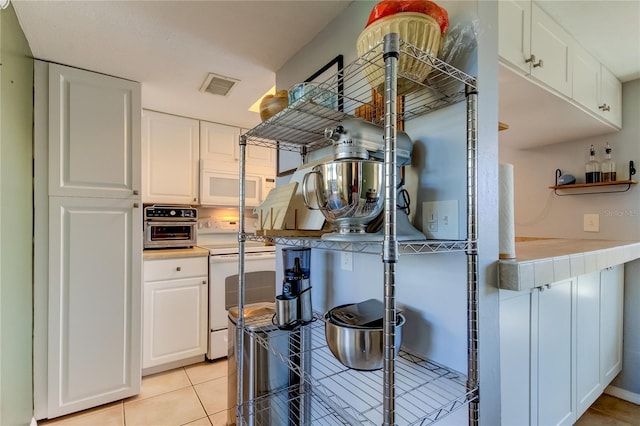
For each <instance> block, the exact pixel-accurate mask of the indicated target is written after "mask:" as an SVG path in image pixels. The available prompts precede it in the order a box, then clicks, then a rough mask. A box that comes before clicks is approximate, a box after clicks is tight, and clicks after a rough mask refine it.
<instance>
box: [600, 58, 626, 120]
mask: <svg viewBox="0 0 640 426" xmlns="http://www.w3.org/2000/svg"><path fill="white" fill-rule="evenodd" d="M598 93H599V94H600V96H599V101H598V114H600V116H601V117H602V118H604V119H605V120H607V121H608V122H610V123H611V124H613V125H614V126H616V127H618V128H622V83H620V80H618V78H617V77H616V76H615V75H613V73H612V72H611V71H609V70H608V69H607V68H606V67H605V66H604V65H601V66H600V86H599V90H598Z"/></svg>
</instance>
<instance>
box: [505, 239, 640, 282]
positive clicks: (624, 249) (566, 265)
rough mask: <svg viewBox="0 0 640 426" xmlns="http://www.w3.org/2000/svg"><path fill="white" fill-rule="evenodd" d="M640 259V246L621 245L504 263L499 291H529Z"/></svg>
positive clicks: (637, 244)
mask: <svg viewBox="0 0 640 426" xmlns="http://www.w3.org/2000/svg"><path fill="white" fill-rule="evenodd" d="M565 241H566V240H565ZM639 258H640V242H629V241H620V245H616V246H614V247H607V248H603V249H599V250H589V251H584V252H576V253H568V254H563V255H560V256H549V257H544V258H539V259H527V260H518V259H500V260H499V261H498V287H499V288H500V289H501V290H513V291H528V290H531V289H533V288H535V287H540V286H542V285H545V284H550V283H552V282H556V281H562V280H565V279H569V278H572V277H577V276H579V275H584V274H588V273H591V272H595V271H599V270H602V269H605V268H609V267H612V266H615V265H619V264H623V263H627V262H631V261H633V260H636V259H639Z"/></svg>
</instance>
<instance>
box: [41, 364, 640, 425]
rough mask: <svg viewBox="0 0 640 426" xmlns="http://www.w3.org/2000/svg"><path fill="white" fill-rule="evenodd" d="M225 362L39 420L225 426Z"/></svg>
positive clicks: (621, 415) (613, 414)
mask: <svg viewBox="0 0 640 426" xmlns="http://www.w3.org/2000/svg"><path fill="white" fill-rule="evenodd" d="M227 405H228V404H227V361H226V359H225V360H220V361H216V362H214V363H209V362H202V363H199V364H194V365H190V366H187V367H184V368H178V369H175V370H171V371H167V372H164V373H158V374H154V375H152V376H146V377H143V378H142V390H141V392H140V394H139V395H136V396H134V397H132V398H128V399H125V400H122V401H118V402H114V403H111V404H107V405H103V406H101V407H96V408H93V409H91V410H86V411H81V412H79V413H75V414H70V415H68V416H64V417H59V418H56V419H52V420H48V421H43V422H38V424H39V425H47V426H49V425H55V426H125V425H126V426H181V425H189V426H226V424H227V409H228V408H229V407H227ZM576 426H640V406H638V405H635V404H632V403H630V402H626V401H623V400H620V399H617V398H614V397H612V396H609V395H602V396H601V397H600V398H598V400H597V401H596V402H595V403H594V404H593V405H592V406H591V407H590V408H589V409H588V410H587V411H586V412H585V413H584V414H583V415H582V417H580V419H579V420H578V422H577V423H576Z"/></svg>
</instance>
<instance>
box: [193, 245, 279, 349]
mask: <svg viewBox="0 0 640 426" xmlns="http://www.w3.org/2000/svg"><path fill="white" fill-rule="evenodd" d="M203 247H205V248H208V249H209V251H210V253H211V254H210V256H209V342H208V348H207V359H209V360H213V359H216V358H222V357H226V356H227V351H228V347H227V346H228V343H227V340H228V336H227V326H228V313H227V309H229V308H230V307H231V306H237V305H238V256H239V255H238V248H237V244H235V245H231V246H203ZM244 265H245V266H244V268H245V304H249V303H257V302H273V301H274V299H275V271H276V254H275V247H265V246H263V245H260V246H253V245H252V244H250V243H247V244H246V245H245V264H244Z"/></svg>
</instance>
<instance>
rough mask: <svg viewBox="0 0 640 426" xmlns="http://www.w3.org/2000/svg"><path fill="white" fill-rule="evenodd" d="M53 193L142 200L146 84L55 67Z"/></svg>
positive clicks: (52, 85) (51, 99) (51, 69)
mask: <svg viewBox="0 0 640 426" xmlns="http://www.w3.org/2000/svg"><path fill="white" fill-rule="evenodd" d="M48 87H49V88H48V96H49V102H48V105H49V129H48V142H49V170H50V171H49V174H50V176H51V179H49V195H56V196H76V197H99V198H126V197H132V196H134V197H135V198H139V191H140V85H139V84H138V83H135V82H132V81H127V80H122V79H118V78H113V77H110V76H106V75H102V74H96V73H91V72H86V71H83V70H79V69H75V68H70V67H66V66H63V65H57V64H50V65H49V86H48Z"/></svg>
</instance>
